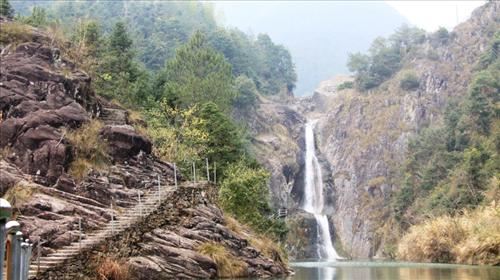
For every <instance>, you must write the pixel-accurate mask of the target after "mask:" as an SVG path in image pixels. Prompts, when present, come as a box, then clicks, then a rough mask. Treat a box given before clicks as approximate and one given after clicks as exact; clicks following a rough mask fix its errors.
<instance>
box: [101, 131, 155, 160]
mask: <svg viewBox="0 0 500 280" xmlns="http://www.w3.org/2000/svg"><path fill="white" fill-rule="evenodd" d="M101 135H102V137H103V138H104V139H106V141H107V142H108V146H109V150H108V152H109V154H110V155H111V156H112V157H113V158H114V159H116V160H121V161H122V160H127V159H128V158H131V157H133V156H136V155H138V154H139V153H140V152H141V151H142V152H143V153H146V154H150V153H151V149H152V144H151V141H149V139H147V138H146V137H144V136H142V135H140V134H139V133H137V132H136V131H135V129H134V128H133V127H132V126H130V125H107V126H105V127H104V128H103V129H102V131H101Z"/></svg>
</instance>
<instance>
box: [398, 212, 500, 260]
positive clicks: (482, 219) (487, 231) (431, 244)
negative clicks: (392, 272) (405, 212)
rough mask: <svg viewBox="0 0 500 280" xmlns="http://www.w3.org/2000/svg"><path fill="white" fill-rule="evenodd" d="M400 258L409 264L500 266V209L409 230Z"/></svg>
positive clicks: (401, 248)
mask: <svg viewBox="0 0 500 280" xmlns="http://www.w3.org/2000/svg"><path fill="white" fill-rule="evenodd" d="M398 256H399V258H401V259H405V260H409V261H424V262H447V263H463V264H488V265H499V264H500V207H499V206H497V205H496V204H495V203H492V204H491V205H490V206H487V207H482V208H479V209H476V210H474V211H472V212H466V213H464V214H463V215H460V216H456V217H451V216H447V215H445V216H441V217H438V218H435V219H431V220H429V221H427V222H425V223H423V224H420V225H416V226H413V227H411V228H410V230H409V232H408V233H407V234H406V235H405V236H404V237H403V239H402V240H401V241H400V243H399V248H398Z"/></svg>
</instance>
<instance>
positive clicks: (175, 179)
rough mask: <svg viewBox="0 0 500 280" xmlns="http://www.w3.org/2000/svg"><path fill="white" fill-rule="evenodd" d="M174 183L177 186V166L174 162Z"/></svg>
mask: <svg viewBox="0 0 500 280" xmlns="http://www.w3.org/2000/svg"><path fill="white" fill-rule="evenodd" d="M174 185H175V187H176V188H177V166H176V165H175V163H174Z"/></svg>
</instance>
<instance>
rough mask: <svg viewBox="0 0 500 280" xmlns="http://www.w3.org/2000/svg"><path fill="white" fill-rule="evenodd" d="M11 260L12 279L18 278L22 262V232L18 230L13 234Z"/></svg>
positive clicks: (18, 279) (16, 279)
mask: <svg viewBox="0 0 500 280" xmlns="http://www.w3.org/2000/svg"><path fill="white" fill-rule="evenodd" d="M13 241H14V242H13V243H12V244H11V245H12V246H14V247H13V249H14V250H13V254H12V261H13V280H20V276H21V266H22V264H23V262H22V248H21V243H22V242H23V233H22V232H20V231H18V232H16V235H15V236H14V239H13Z"/></svg>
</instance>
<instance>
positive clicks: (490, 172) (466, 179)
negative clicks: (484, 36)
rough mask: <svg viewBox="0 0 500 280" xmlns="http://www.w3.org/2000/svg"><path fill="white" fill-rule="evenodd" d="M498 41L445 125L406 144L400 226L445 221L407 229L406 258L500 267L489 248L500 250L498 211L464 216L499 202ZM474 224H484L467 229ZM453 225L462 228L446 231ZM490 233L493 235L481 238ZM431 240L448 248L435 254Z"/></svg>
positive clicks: (398, 201)
mask: <svg viewBox="0 0 500 280" xmlns="http://www.w3.org/2000/svg"><path fill="white" fill-rule="evenodd" d="M499 42H500V33H498V32H497V33H496V35H495V36H494V37H493V40H492V43H491V46H490V49H489V50H488V51H487V52H486V53H485V54H484V55H483V57H482V59H481V60H480V62H479V64H478V66H477V72H476V74H475V76H474V78H473V80H472V83H471V84H470V85H469V90H468V93H467V95H465V96H464V97H463V98H459V99H458V100H455V102H452V103H450V104H449V105H448V109H447V110H446V112H445V121H444V124H443V125H433V126H430V127H428V128H426V129H424V130H422V131H420V132H419V133H418V134H417V135H416V137H414V138H413V139H412V140H411V141H410V143H409V146H408V155H407V163H406V165H405V166H404V174H405V179H404V182H403V183H402V187H401V189H400V190H399V191H398V192H397V193H396V195H395V196H394V197H393V206H394V216H395V218H396V220H397V221H398V222H399V223H400V224H401V225H402V227H403V228H407V225H409V224H413V223H414V222H415V221H421V220H422V219H423V217H429V216H430V217H435V216H440V215H444V216H441V217H438V218H434V219H431V220H429V221H427V222H425V223H424V224H422V225H418V226H415V227H412V228H411V229H410V232H409V233H408V234H407V235H406V236H405V237H404V238H403V240H402V242H401V244H400V256H401V257H403V258H406V259H409V260H426V261H439V262H461V263H463V262H465V263H474V264H477V263H480V264H481V263H486V264H498V258H497V256H498V252H496V254H495V252H493V251H491V250H492V249H491V248H496V250H498V246H499V243H498V242H500V241H499V240H500V239H498V236H497V235H498V225H497V223H498V221H499V218H500V217H499V216H498V207H496V208H495V207H492V208H491V209H490V210H488V209H482V210H477V211H476V212H474V214H470V215H469V214H467V215H463V214H462V213H463V212H467V211H468V210H469V209H474V208H477V207H478V206H480V205H488V204H490V203H495V201H499V199H500V184H499V178H500V157H499V150H500V138H499V136H500V130H499V129H500V111H499V108H500V99H499V96H500V80H499V79H498V77H500V59H499V58H498V56H497V54H498V45H499ZM491 213H493V214H495V215H490V214H491ZM448 215H451V216H448ZM473 221H474V222H478V223H481V226H474V227H472V228H471V227H468V226H467V225H470V224H472V222H473ZM481 221H483V222H481ZM451 223H453V225H454V226H455V227H460V228H459V229H457V230H454V229H450V227H448V226H446V225H448V224H451ZM488 223H490V225H487V224H488ZM490 226H493V227H490ZM495 226H496V228H495ZM440 227H441V228H446V231H447V232H455V231H457V232H458V233H453V235H454V236H455V237H457V238H459V240H454V239H450V240H449V242H448V241H446V240H447V239H446V238H444V236H442V235H440V234H439V232H438V228H440ZM488 229H491V230H488ZM495 229H496V230H495ZM485 232H488V234H490V235H491V236H490V237H491V238H486V239H485V238H483V237H482V235H481V234H483V235H485V234H484V233H485ZM424 236H425V238H424ZM423 238H424V239H425V240H423ZM450 238H451V237H450ZM432 239H435V240H438V241H439V242H441V243H442V242H448V244H445V245H443V246H444V247H443V248H442V252H441V251H439V250H434V253H433V254H435V255H432V254H430V251H429V249H430V247H429V246H430V244H434V243H432ZM426 242H427V243H426ZM461 242H468V243H467V245H463V244H462V243H461ZM471 242H472V243H474V242H475V243H474V244H472V243H471ZM412 243H413V244H414V245H411V244H412ZM441 243H440V244H441ZM443 244H444V243H443ZM462 245H463V246H462ZM475 249H476V251H474V250H475ZM468 250H469V251H468ZM492 254H493V256H492Z"/></svg>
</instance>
